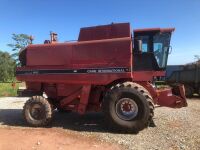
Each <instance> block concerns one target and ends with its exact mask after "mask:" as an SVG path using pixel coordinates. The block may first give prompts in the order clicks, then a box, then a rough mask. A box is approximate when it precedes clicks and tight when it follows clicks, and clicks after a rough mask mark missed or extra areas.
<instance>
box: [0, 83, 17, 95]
mask: <svg viewBox="0 0 200 150" xmlns="http://www.w3.org/2000/svg"><path fill="white" fill-rule="evenodd" d="M18 87H19V83H16V85H15V86H12V83H0V97H6V96H17V90H18Z"/></svg>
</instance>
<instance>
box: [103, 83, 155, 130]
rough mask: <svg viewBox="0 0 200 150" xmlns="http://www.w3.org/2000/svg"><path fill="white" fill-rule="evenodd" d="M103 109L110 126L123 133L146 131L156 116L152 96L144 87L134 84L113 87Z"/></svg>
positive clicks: (105, 99) (104, 101)
mask: <svg viewBox="0 0 200 150" xmlns="http://www.w3.org/2000/svg"><path fill="white" fill-rule="evenodd" d="M102 109H103V112H104V114H105V119H106V122H107V123H108V126H109V127H110V128H111V129H114V130H117V131H122V132H138V131H140V130H142V129H144V128H145V127H147V126H148V125H149V123H150V122H151V121H152V118H153V115H154V112H153V110H154V105H153V102H152V98H151V96H150V94H149V93H148V91H147V90H146V89H145V88H144V87H142V86H141V85H139V84H137V83H133V82H125V83H122V84H117V85H116V86H114V87H112V88H111V89H110V91H109V92H108V93H107V94H106V95H105V98H104V100H103V104H102Z"/></svg>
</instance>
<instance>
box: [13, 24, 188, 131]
mask: <svg viewBox="0 0 200 150" xmlns="http://www.w3.org/2000/svg"><path fill="white" fill-rule="evenodd" d="M173 31H174V28H165V29H160V28H151V29H138V30H134V31H133V32H132V31H131V28H130V24H129V23H117V24H109V25H103V26H95V27H87V28H81V30H80V34H79V37H78V41H77V42H65V43H58V42H56V38H51V41H45V44H38V45H29V46H28V47H26V48H25V49H24V50H23V51H21V53H20V55H19V60H20V62H21V64H22V66H21V67H18V68H17V71H16V77H17V79H18V80H20V81H25V82H26V87H27V89H26V90H23V91H20V95H24V96H27V95H28V96H32V98H30V99H29V100H28V101H27V102H26V104H25V106H24V110H23V115H24V118H25V119H26V121H27V122H28V123H29V124H30V125H32V126H44V125H47V124H48V123H49V122H50V121H51V119H52V114H53V111H54V109H58V110H64V111H75V112H78V113H80V114H85V113H86V112H88V111H96V112H98V111H103V112H104V114H105V119H106V120H107V121H106V122H107V123H108V126H109V127H111V128H112V129H116V130H123V131H129V132H133V131H139V130H142V129H144V128H145V127H147V126H148V124H149V123H150V122H151V121H152V118H153V115H154V105H155V104H156V105H160V106H166V107H173V108H180V107H185V106H187V102H186V99H185V93H184V87H183V86H182V85H176V86H174V87H171V88H162V89H157V88H156V87H154V86H153V79H155V78H157V77H161V76H164V75H165V68H166V64H167V59H168V53H169V47H170V38H171V34H172V32H173ZM44 93H45V95H46V96H47V97H44V96H43V95H44Z"/></svg>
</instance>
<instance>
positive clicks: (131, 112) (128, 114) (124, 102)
mask: <svg viewBox="0 0 200 150" xmlns="http://www.w3.org/2000/svg"><path fill="white" fill-rule="evenodd" d="M115 109H116V113H117V115H118V117H119V118H120V119H122V120H127V121H128V120H132V119H134V118H135V117H136V116H137V114H138V105H137V104H136V102H135V101H134V100H132V99H130V98H122V99H120V100H118V102H117V103H116V106H115Z"/></svg>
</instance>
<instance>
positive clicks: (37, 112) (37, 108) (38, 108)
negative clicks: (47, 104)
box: [30, 104, 45, 120]
mask: <svg viewBox="0 0 200 150" xmlns="http://www.w3.org/2000/svg"><path fill="white" fill-rule="evenodd" d="M30 115H31V117H32V118H33V119H35V120H42V119H44V118H45V112H44V108H43V106H42V105H39V104H33V105H32V107H31V111H30Z"/></svg>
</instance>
